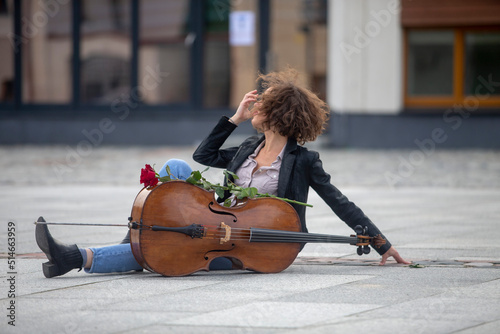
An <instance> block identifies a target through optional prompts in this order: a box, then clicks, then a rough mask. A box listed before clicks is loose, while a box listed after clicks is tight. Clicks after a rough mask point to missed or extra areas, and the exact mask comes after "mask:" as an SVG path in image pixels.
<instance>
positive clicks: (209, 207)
mask: <svg viewBox="0 0 500 334" xmlns="http://www.w3.org/2000/svg"><path fill="white" fill-rule="evenodd" d="M212 205H214V202H210V203H208V209H209V210H210V211H212V212H213V213H215V214H218V215H226V216H232V217H233V223H236V222H237V221H238V218H236V216H235V215H233V214H232V213H230V212H225V211H219V210H215V209H213V208H212Z"/></svg>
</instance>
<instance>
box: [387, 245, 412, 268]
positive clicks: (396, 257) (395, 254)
mask: <svg viewBox="0 0 500 334" xmlns="http://www.w3.org/2000/svg"><path fill="white" fill-rule="evenodd" d="M391 256H392V257H393V258H394V260H396V262H397V263H404V264H411V262H408V261H406V260H405V259H403V258H402V257H401V255H399V253H398V251H397V250H396V248H394V247H392V246H391V248H389V250H388V251H387V252H385V253H384V255H382V260H381V261H380V263H379V264H380V265H381V266H383V265H384V264H385V263H386V262H387V259H388V258H389V257H391Z"/></svg>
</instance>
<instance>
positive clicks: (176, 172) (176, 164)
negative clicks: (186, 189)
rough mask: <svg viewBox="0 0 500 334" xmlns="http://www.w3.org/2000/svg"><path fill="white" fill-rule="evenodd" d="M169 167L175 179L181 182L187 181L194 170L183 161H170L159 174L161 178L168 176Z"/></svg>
mask: <svg viewBox="0 0 500 334" xmlns="http://www.w3.org/2000/svg"><path fill="white" fill-rule="evenodd" d="M167 166H168V169H169V170H170V173H171V174H172V175H173V176H174V177H175V178H178V179H180V180H185V179H187V178H188V177H189V176H190V175H191V172H192V171H193V169H192V168H191V166H189V164H188V163H187V162H186V161H184V160H181V159H170V160H168V161H167V162H166V163H165V164H164V165H163V167H162V168H161V170H160V172H159V173H158V174H159V175H160V176H161V177H163V176H167V174H168V173H167Z"/></svg>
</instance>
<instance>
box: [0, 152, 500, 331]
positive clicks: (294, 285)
mask: <svg viewBox="0 0 500 334" xmlns="http://www.w3.org/2000/svg"><path fill="white" fill-rule="evenodd" d="M194 148H195V146H192V147H126V148H125V147H106V146H103V147H94V148H92V147H90V148H89V147H83V146H81V147H78V146H77V145H74V146H66V145H63V146H0V155H1V160H0V171H1V173H0V185H1V187H0V221H1V222H2V225H1V226H2V228H1V230H0V240H1V241H0V247H1V248H0V256H1V261H0V277H1V284H0V306H1V309H2V314H1V317H0V319H2V320H1V323H0V333H325V334H326V333H363V332H366V333H461V334H469V333H497V332H498V327H499V326H500V243H499V240H500V231H499V227H500V224H499V222H500V204H499V203H500V152H499V151H478V150H456V151H439V150H418V149H415V150H372V151H364V150H348V149H342V150H340V149H327V148H323V147H319V146H318V147H314V148H315V149H317V150H318V151H319V152H320V154H321V157H322V160H323V163H324V167H325V169H326V170H327V171H328V172H329V173H330V174H331V175H332V180H333V183H334V184H335V185H337V187H339V188H340V189H341V190H342V191H343V193H344V194H345V195H347V196H348V197H349V199H351V200H352V201H353V202H355V203H356V204H357V205H358V206H359V207H361V208H362V209H363V211H364V212H365V213H366V214H367V215H368V216H369V217H370V218H371V219H372V220H373V221H374V222H375V223H376V224H377V226H378V227H379V228H380V229H381V230H382V231H383V232H384V233H385V235H386V236H387V237H388V239H389V240H390V241H391V242H392V244H393V245H394V246H395V247H396V248H397V249H398V251H399V252H400V254H401V255H402V256H403V257H404V258H406V259H408V260H411V261H412V262H413V265H412V266H408V265H399V264H396V263H394V261H390V262H389V263H388V264H387V265H385V266H379V265H378V261H379V260H380V257H379V256H378V254H377V253H376V252H372V253H371V254H369V255H366V256H362V257H359V256H358V255H356V248H355V247H352V246H349V245H340V244H309V245H306V247H305V248H304V250H303V251H302V252H301V253H300V254H299V256H298V258H297V259H296V261H295V262H294V264H293V265H292V266H290V267H289V268H288V269H286V270H285V271H283V272H282V273H278V274H258V273H252V272H242V271H212V272H200V273H196V274H193V275H191V276H187V277H176V278H168V277H161V276H159V275H157V274H154V273H148V272H133V273H126V274H93V275H91V274H86V273H84V272H83V271H81V272H77V271H76V270H74V271H72V272H70V273H69V274H67V275H64V276H62V277H57V278H52V279H46V278H45V277H44V276H43V273H42V270H41V267H42V263H43V262H45V261H46V258H45V256H44V255H43V254H42V253H41V251H40V250H39V249H38V247H37V245H36V242H35V239H34V230H35V227H34V225H33V222H34V221H35V220H36V219H37V218H38V217H39V216H44V217H45V219H46V220H47V221H54V222H75V223H111V224H119V223H123V224H126V223H127V217H128V216H129V215H130V210H131V207H132V203H133V201H134V198H135V196H136V194H137V193H138V192H139V191H140V189H141V186H140V184H139V175H140V169H141V168H142V167H143V166H144V164H151V165H155V166H156V168H157V169H159V168H160V167H161V166H162V165H163V163H164V162H165V161H166V160H167V159H169V158H181V159H185V160H186V161H188V162H189V163H190V164H192V166H193V167H194V169H200V170H202V169H203V167H202V166H200V165H198V164H195V163H194V162H193V161H192V159H191V154H192V152H193V150H194ZM205 175H206V177H207V178H208V179H210V180H213V181H217V180H219V179H222V173H221V171H220V170H216V169H211V170H209V171H208V172H206V174H205ZM309 203H310V204H312V205H313V206H314V208H312V209H308V214H307V219H308V227H309V230H310V232H317V233H328V234H339V235H349V234H350V233H351V231H350V230H349V229H348V228H347V226H346V225H345V224H344V223H342V222H341V221H340V220H339V219H338V218H337V217H336V216H335V215H334V214H332V212H331V211H330V209H329V208H328V207H327V206H326V205H325V204H324V203H322V201H321V199H320V198H319V197H318V196H317V195H316V194H315V193H314V192H313V191H311V193H310V199H309ZM12 227H13V228H14V229H15V230H14V229H11V232H12V231H14V232H15V235H13V234H11V239H9V235H8V233H9V228H12ZM50 230H51V232H52V234H53V235H54V237H55V238H57V239H59V240H61V241H63V242H66V243H76V244H78V245H79V246H80V247H89V246H105V245H110V244H114V243H117V242H119V241H120V240H121V239H122V238H123V236H124V235H125V233H126V231H127V229H126V228H125V227H82V226H50ZM12 238H13V239H12ZM9 243H10V244H11V245H13V247H14V248H13V250H14V253H15V254H11V255H14V260H15V262H13V261H9V250H8V244H9ZM10 260H12V258H11V259H10ZM11 266H12V267H11ZM14 324H15V326H12V325H14Z"/></svg>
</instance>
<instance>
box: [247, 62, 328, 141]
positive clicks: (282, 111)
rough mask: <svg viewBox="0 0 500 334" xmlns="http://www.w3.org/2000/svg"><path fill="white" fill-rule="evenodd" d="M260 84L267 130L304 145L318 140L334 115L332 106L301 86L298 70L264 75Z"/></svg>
mask: <svg viewBox="0 0 500 334" xmlns="http://www.w3.org/2000/svg"><path fill="white" fill-rule="evenodd" d="M257 81H258V82H260V84H261V86H262V87H263V88H264V89H265V92H264V93H263V94H262V95H261V104H260V107H259V111H260V113H261V114H262V115H263V116H264V117H265V121H264V122H263V123H262V126H263V128H264V129H273V130H275V131H277V132H278V133H279V134H280V135H282V136H285V137H293V138H295V139H296V140H297V142H298V143H299V144H300V145H304V144H305V143H306V142H311V141H314V140H316V138H317V137H318V136H319V135H320V134H321V133H322V132H323V131H324V129H325V125H326V122H327V120H328V119H329V114H330V110H329V108H328V105H327V104H326V103H325V102H324V101H322V100H321V99H320V98H319V97H318V96H317V95H316V94H314V93H313V92H311V91H310V90H309V89H307V88H306V87H303V86H302V85H300V84H299V82H298V72H297V71H296V70H294V69H292V68H287V69H286V70H285V71H282V72H272V73H269V74H260V75H259V76H258V78H257Z"/></svg>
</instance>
